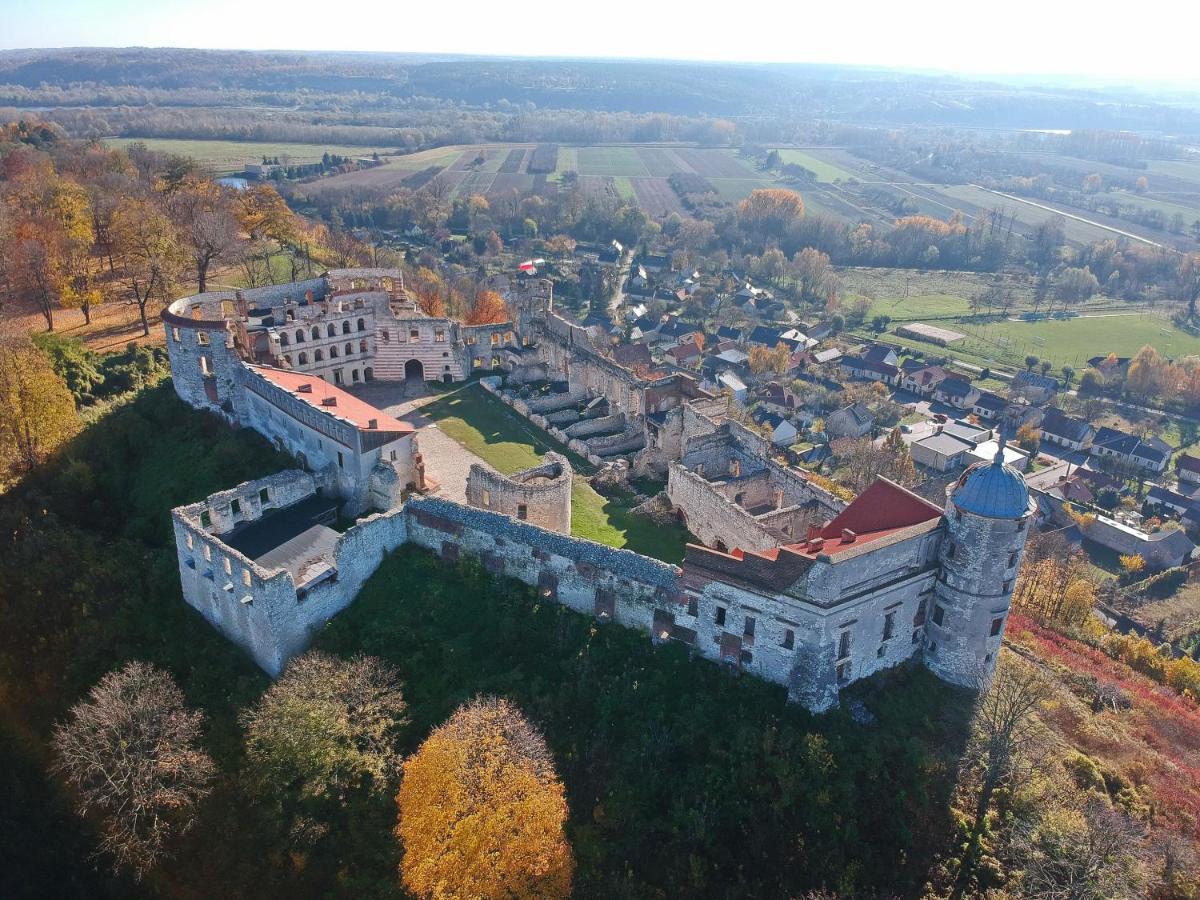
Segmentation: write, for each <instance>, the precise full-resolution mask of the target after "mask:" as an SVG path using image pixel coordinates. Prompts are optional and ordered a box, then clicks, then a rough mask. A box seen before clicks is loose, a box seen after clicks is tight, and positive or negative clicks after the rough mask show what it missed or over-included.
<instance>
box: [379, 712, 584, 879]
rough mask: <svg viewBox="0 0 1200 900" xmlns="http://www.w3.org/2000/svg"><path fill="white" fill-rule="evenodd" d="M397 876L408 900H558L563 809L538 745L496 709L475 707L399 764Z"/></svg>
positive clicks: (570, 867)
mask: <svg viewBox="0 0 1200 900" xmlns="http://www.w3.org/2000/svg"><path fill="white" fill-rule="evenodd" d="M396 803H397V806H398V807H399V822H398V825H397V827H396V835H397V837H398V838H399V839H400V841H401V842H402V843H403V845H404V859H403V861H402V862H401V864H400V874H401V877H402V879H403V881H404V886H405V887H406V888H407V889H408V890H409V891H410V892H412V893H413V894H415V895H416V896H418V897H567V896H569V895H570V893H571V878H572V874H573V872H574V868H575V863H574V858H573V856H572V854H571V848H570V845H568V843H567V840H566V837H565V835H564V834H563V823H564V822H565V821H566V818H567V802H566V799H565V797H564V792H563V786H562V782H561V781H560V780H559V779H558V776H557V775H556V774H555V772H554V767H553V763H552V760H551V758H550V752H549V750H548V749H547V748H546V742H545V740H544V739H543V737H542V736H541V735H540V734H539V733H538V732H537V730H536V729H535V728H534V727H533V726H532V725H531V724H530V723H529V721H528V720H527V719H526V718H525V717H524V716H523V715H522V714H521V712H520V711H519V710H518V709H517V708H516V707H514V706H513V705H512V704H511V703H509V702H508V701H507V700H504V699H497V698H479V699H476V700H474V701H472V702H470V703H468V704H466V705H464V706H461V707H459V709H458V710H457V711H456V712H455V713H454V715H453V716H451V717H450V719H449V721H447V722H446V723H445V724H444V725H442V726H440V727H439V728H437V729H435V730H434V731H433V733H432V734H431V735H430V736H429V737H428V738H427V739H426V740H425V743H424V744H422V745H421V747H420V749H418V750H417V752H416V753H415V754H414V755H413V756H411V757H410V758H409V759H408V760H407V761H406V762H405V763H404V780H403V782H402V783H401V786H400V793H399V794H398V796H397V797H396Z"/></svg>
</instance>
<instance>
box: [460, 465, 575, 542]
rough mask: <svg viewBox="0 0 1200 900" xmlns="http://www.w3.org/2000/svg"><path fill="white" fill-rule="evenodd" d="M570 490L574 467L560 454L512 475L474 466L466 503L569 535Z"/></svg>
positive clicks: (468, 477) (468, 478)
mask: <svg viewBox="0 0 1200 900" xmlns="http://www.w3.org/2000/svg"><path fill="white" fill-rule="evenodd" d="M571 487H572V471H571V464H570V463H569V462H567V459H566V457H565V456H561V455H560V454H558V453H547V454H546V455H545V457H543V462H542V465H540V466H535V467H534V468H532V469H525V470H524V471H522V472H516V473H514V474H512V475H501V474H500V473H499V472H496V471H493V470H492V469H489V468H486V467H484V466H482V465H480V464H479V463H475V464H474V465H472V466H471V470H470V472H469V474H468V475H467V503H469V504H470V505H471V506H473V507H475V508H476V509H486V510H490V511H491V512H497V513H500V514H501V515H505V516H510V517H512V518H515V519H520V520H521V521H526V522H529V523H530V524H533V525H538V526H540V527H542V528H545V529H547V530H549V531H557V532H558V533H559V534H570V533H571Z"/></svg>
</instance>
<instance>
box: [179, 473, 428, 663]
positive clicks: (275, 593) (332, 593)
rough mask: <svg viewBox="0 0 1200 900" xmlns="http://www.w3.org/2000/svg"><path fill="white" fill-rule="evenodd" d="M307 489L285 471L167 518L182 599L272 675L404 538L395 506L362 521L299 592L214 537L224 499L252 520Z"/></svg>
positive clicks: (225, 524) (226, 519) (227, 523)
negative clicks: (263, 495)
mask: <svg viewBox="0 0 1200 900" xmlns="http://www.w3.org/2000/svg"><path fill="white" fill-rule="evenodd" d="M263 489H266V490H267V491H268V497H269V499H268V501H266V502H262V501H260V491H262V490H263ZM315 490H316V482H315V480H314V479H313V477H312V476H311V475H309V474H308V473H305V472H299V471H296V470H289V471H287V472H280V473H278V474H276V475H272V476H269V477H267V478H264V479H260V480H258V481H249V482H246V483H244V484H240V485H238V486H237V487H236V488H234V489H232V490H230V491H222V492H221V493H220V494H214V495H213V496H212V497H209V498H208V499H207V500H205V501H203V502H201V503H194V504H190V505H188V506H184V507H179V508H177V509H175V510H173V511H172V515H171V518H172V525H173V528H174V531H175V546H176V552H177V554H178V559H179V573H180V584H181V587H182V590H183V597H184V600H185V601H186V602H187V603H188V605H190V606H191V607H192V608H194V609H195V610H196V611H198V612H199V613H200V614H201V615H202V616H203V617H204V618H205V619H206V620H207V621H208V622H209V623H210V624H211V625H212V626H213V627H214V628H216V629H217V630H218V631H219V632H221V634H223V635H225V637H227V638H228V639H229V640H231V641H232V642H233V643H235V644H237V645H238V646H239V647H242V648H243V649H244V650H245V651H246V652H247V653H249V654H250V656H251V657H252V658H253V659H254V661H255V662H256V663H257V664H258V665H259V667H261V668H262V669H263V670H264V671H266V672H267V673H268V674H269V675H271V676H273V677H274V676H277V675H279V674H280V672H282V671H283V668H284V667H285V666H286V664H287V661H288V660H289V659H291V658H292V657H293V656H295V655H296V654H297V653H300V652H303V650H304V649H305V648H306V647H307V646H308V644H309V641H310V639H311V636H312V634H313V633H314V632H315V631H316V630H317V629H319V628H320V627H321V626H323V625H324V624H325V623H326V622H328V621H329V619H331V618H332V617H333V616H334V615H336V614H337V613H338V612H340V611H341V610H343V609H345V608H346V607H347V606H349V605H350V603H351V602H352V601H353V600H354V598H355V597H356V596H357V595H358V592H359V590H360V589H361V588H362V585H363V583H364V582H365V581H366V579H367V578H368V577H370V575H371V574H372V573H373V572H374V571H375V569H376V568H377V567H378V565H379V562H380V561H381V560H382V558H383V556H384V554H386V553H388V552H390V551H392V550H395V549H396V548H397V547H399V546H400V545H402V544H403V543H404V542H405V541H406V539H407V532H406V527H407V519H406V518H405V516H404V514H403V510H401V509H396V510H392V511H390V512H387V513H382V514H380V515H375V516H370V517H368V518H366V519H362V520H360V521H359V522H358V523H357V524H355V525H354V526H353V527H352V528H350V529H349V530H347V531H346V532H345V533H344V534H342V535H341V537H340V538H339V539H338V542H337V545H336V547H335V549H334V554H333V559H332V561H331V565H330V568H329V569H325V570H321V569H320V568H319V567H318V571H316V572H315V573H314V575H313V576H312V578H311V580H310V582H309V583H308V584H306V585H303V586H301V587H300V588H299V589H298V587H297V585H296V583H295V581H294V580H293V578H292V575H291V573H290V572H288V571H287V570H286V569H273V570H268V569H264V568H263V567H262V566H259V565H258V564H257V563H255V562H254V561H253V560H251V559H249V558H248V557H246V556H244V555H243V554H241V553H239V552H238V551H237V550H234V549H233V548H232V547H230V546H229V545H228V544H226V543H225V542H224V541H223V540H221V536H220V535H221V534H222V533H227V532H228V531H229V530H230V529H231V528H232V527H233V525H234V524H236V523H235V522H234V519H235V518H236V517H235V516H234V514H232V513H231V512H230V511H229V506H230V503H231V501H232V500H234V499H237V500H238V501H239V503H241V505H242V506H243V508H245V509H250V510H251V511H252V515H251V518H253V519H257V518H259V517H260V516H261V514H262V511H263V509H271V508H285V507H287V506H290V505H291V504H293V503H296V502H299V501H300V500H303V499H305V498H307V497H310V496H312V495H313V493H314V492H315ZM203 512H207V513H209V515H210V516H212V517H213V525H212V526H211V527H205V526H204V525H203V524H202V519H201V513H203ZM239 521H240V519H239ZM217 529H220V532H218V530H217Z"/></svg>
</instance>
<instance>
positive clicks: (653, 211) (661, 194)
mask: <svg viewBox="0 0 1200 900" xmlns="http://www.w3.org/2000/svg"><path fill="white" fill-rule="evenodd" d="M629 181H630V183H631V184H632V185H633V192H634V194H635V195H636V197H637V202H638V205H639V206H640V207H641V208H642V209H644V210H645V211H646V214H647V215H650V216H654V217H656V218H658V217H662V216H669V215H670V214H671V213H680V214H682V213H683V212H684V209H683V204H682V203H680V202H679V195H678V194H676V193H675V191H673V190H672V189H671V185H669V184H668V183H667V180H666V179H665V178H631V179H629Z"/></svg>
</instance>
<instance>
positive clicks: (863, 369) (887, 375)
mask: <svg viewBox="0 0 1200 900" xmlns="http://www.w3.org/2000/svg"><path fill="white" fill-rule="evenodd" d="M839 366H840V367H841V370H842V374H843V375H845V376H847V377H848V378H860V379H863V380H865V381H878V382H881V383H883V384H890V385H896V384H898V383H899V381H900V369H899V368H898V367H897V365H896V351H895V350H892V349H891V348H890V347H884V346H881V345H878V344H876V345H872V346H871V347H868V348H867V349H866V351H865V352H863V353H861V354H859V355H857V356H843V357H842V358H841V360H839Z"/></svg>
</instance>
